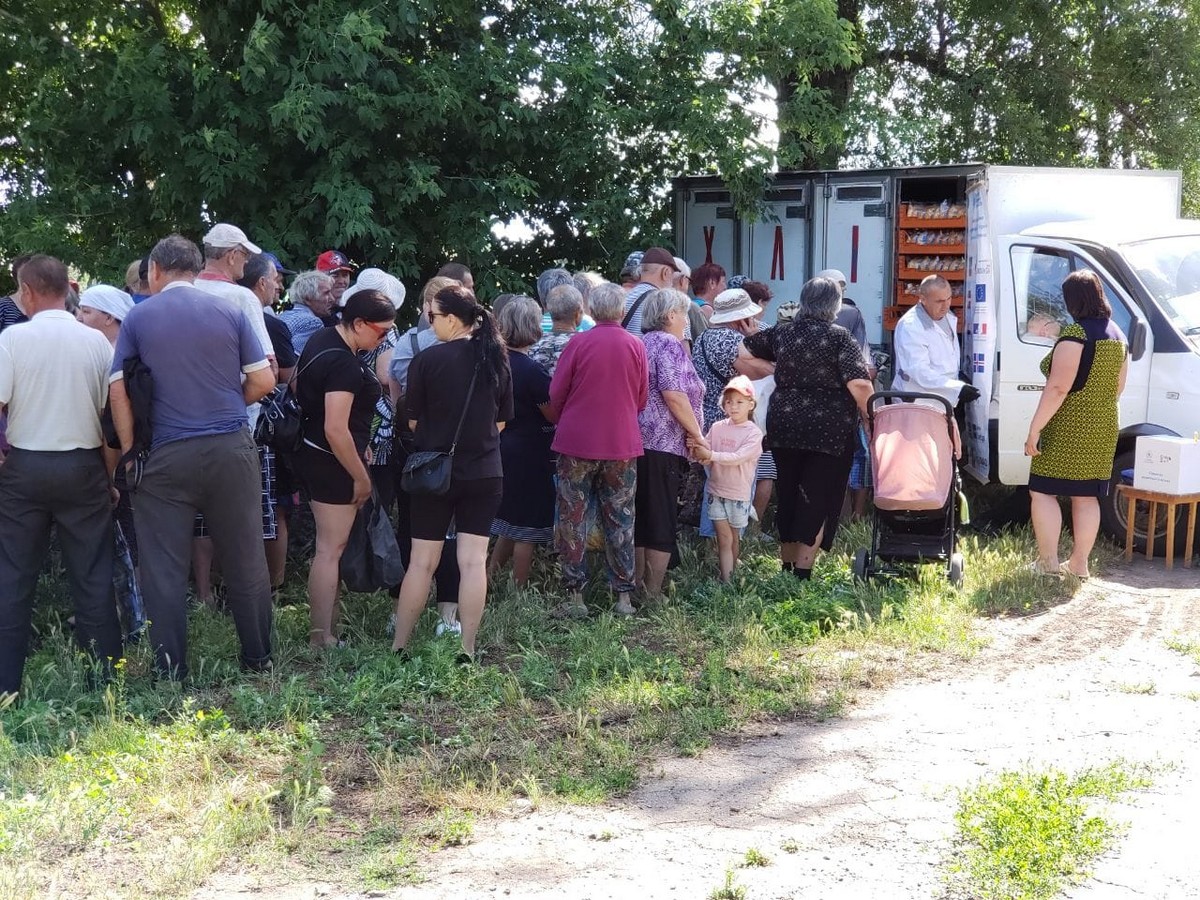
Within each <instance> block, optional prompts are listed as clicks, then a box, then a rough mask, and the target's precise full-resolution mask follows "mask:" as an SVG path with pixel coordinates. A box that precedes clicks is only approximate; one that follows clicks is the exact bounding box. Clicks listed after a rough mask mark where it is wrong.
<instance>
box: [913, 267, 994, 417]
mask: <svg viewBox="0 0 1200 900" xmlns="http://www.w3.org/2000/svg"><path fill="white" fill-rule="evenodd" d="M918 291H919V300H918V302H917V305H916V306H914V307H912V309H910V310H909V311H908V312H906V313H905V314H904V315H903V316H901V317H900V321H899V322H897V323H896V334H895V352H896V377H895V378H894V379H893V381H892V390H893V391H909V392H913V391H916V392H920V393H925V394H938V395H939V396H942V397H945V398H946V400H947V401H948V402H949V403H950V405H951V406H957V405H958V404H959V403H960V402H961V403H970V402H971V401H972V400H975V399H976V398H977V397H978V396H979V391H978V389H976V388H975V387H973V386H971V385H969V384H967V383H966V382H965V381H962V380H960V379H959V377H958V369H959V357H960V353H959V347H958V319H957V318H955V315H954V313H952V312H950V298H951V291H950V284H949V282H947V281H946V279H945V278H943V277H942V276H941V275H930V276H929V277H928V278H926V279H925V280H924V281H922V282H921V286H920V288H919V289H918Z"/></svg>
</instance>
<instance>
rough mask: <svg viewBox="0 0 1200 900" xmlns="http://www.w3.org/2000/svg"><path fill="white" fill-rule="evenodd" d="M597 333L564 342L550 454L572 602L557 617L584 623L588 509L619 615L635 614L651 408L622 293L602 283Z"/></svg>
mask: <svg viewBox="0 0 1200 900" xmlns="http://www.w3.org/2000/svg"><path fill="white" fill-rule="evenodd" d="M590 302H591V308H592V316H593V317H594V318H595V319H596V327H595V328H593V329H591V330H590V331H586V332H584V333H582V334H579V335H576V336H575V337H574V338H572V339H571V342H570V343H569V344H567V348H566V349H565V350H564V351H563V354H562V356H561V357H560V358H559V361H558V368H557V369H556V370H555V372H554V378H553V380H552V381H551V382H550V408H551V410H552V412H553V415H554V416H555V417H556V418H557V419H558V428H557V430H556V431H555V435H554V443H553V445H552V449H554V450H555V451H556V452H557V453H558V463H557V473H558V523H557V524H556V526H555V530H554V543H555V546H556V547H557V549H558V553H559V562H560V564H561V566H562V580H563V587H564V588H565V589H566V591H567V595H568V599H567V600H566V601H565V602H563V603H562V604H560V605H559V606H558V607H557V608H556V609H555V610H554V611H553V612H552V613H551V615H553V616H554V617H556V618H584V617H586V616H587V614H588V609H587V606H585V605H584V602H583V588H584V585H586V584H587V565H586V562H585V552H586V550H587V529H588V516H587V511H588V507H589V505H591V504H592V503H593V502H594V503H595V504H596V505H597V506H598V507H599V512H600V522H601V524H602V525H603V530H604V551H605V558H606V560H607V562H608V578H609V584H610V585H611V586H612V589H613V591H614V592H615V593H616V594H617V603H616V606H615V607H614V609H615V611H616V612H617V613H618V614H620V615H632V613H633V605H632V604H631V603H630V594H631V593H632V592H633V589H634V587H635V584H634V551H633V507H634V495H635V493H636V485H637V477H638V476H637V458H638V457H640V456H641V455H642V436H641V432H640V431H639V429H638V412H639V411H640V410H641V409H642V408H644V407H645V405H646V390H647V389H646V350H645V348H644V347H643V346H642V342H641V340H639V339H638V338H636V337H634V336H633V335H631V334H630V333H629V332H627V331H626V330H625V329H624V328H622V327H621V317H622V316H623V315H624V314H625V292H624V291H623V290H622V289H621V287H620V286H619V285H615V284H607V283H606V284H602V285H600V286H598V287H595V288H593V289H592V292H591V295H590Z"/></svg>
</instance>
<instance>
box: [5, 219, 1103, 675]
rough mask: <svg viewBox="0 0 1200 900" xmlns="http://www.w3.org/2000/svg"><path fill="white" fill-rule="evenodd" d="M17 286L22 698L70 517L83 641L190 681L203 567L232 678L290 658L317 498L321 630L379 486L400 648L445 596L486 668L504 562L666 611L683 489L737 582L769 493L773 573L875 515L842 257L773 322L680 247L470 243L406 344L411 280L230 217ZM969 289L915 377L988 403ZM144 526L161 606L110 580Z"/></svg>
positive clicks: (802, 570)
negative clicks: (226, 625) (582, 264)
mask: <svg viewBox="0 0 1200 900" xmlns="http://www.w3.org/2000/svg"><path fill="white" fill-rule="evenodd" d="M13 276H14V280H15V281H16V284H17V290H16V292H15V293H14V294H13V295H12V296H11V297H9V298H4V299H0V404H3V405H4V407H5V412H6V415H7V420H6V429H7V432H6V436H5V440H4V442H3V448H4V451H5V454H6V455H5V458H4V460H3V465H2V466H0V694H3V693H6V692H10V693H15V692H17V691H18V689H19V688H20V686H21V680H22V677H23V675H22V673H23V667H24V662H25V659H26V655H27V653H28V649H29V644H30V640H31V621H32V606H33V601H34V586H35V584H36V581H37V577H38V574H39V572H40V570H41V567H42V564H43V561H44V558H45V555H46V552H47V547H48V543H49V538H50V528H51V524H52V523H53V524H54V525H55V526H56V527H57V530H58V536H59V542H60V545H61V548H62V558H63V563H64V566H65V569H66V573H67V578H68V582H69V585H70V589H71V594H72V597H73V600H74V612H75V614H74V618H73V625H74V629H75V633H76V636H77V638H78V640H79V642H80V644H81V645H82V646H83V647H84V648H85V649H87V650H88V651H90V652H91V653H92V654H93V655H94V656H95V657H96V659H97V660H98V661H99V662H100V664H101V666H104V665H110V664H111V663H112V661H114V660H116V659H119V658H120V656H121V654H122V644H123V640H125V639H129V638H131V637H133V636H135V635H137V634H139V633H140V632H141V630H142V629H143V626H145V632H146V634H147V636H148V640H149V643H150V646H151V647H152V649H153V652H154V656H155V662H156V669H157V671H158V672H159V673H160V674H161V675H163V676H166V677H171V678H183V677H185V676H186V675H187V619H188V610H189V602H190V601H189V581H190V583H191V593H190V596H191V597H193V598H195V601H196V602H200V603H214V602H215V600H214V593H213V589H212V578H211V574H210V571H211V569H212V566H213V563H214V562H216V563H217V564H218V565H219V568H220V573H221V577H222V580H223V582H224V586H225V587H224V597H223V603H224V605H225V607H226V608H227V610H228V612H229V614H230V615H231V616H232V618H233V622H234V624H235V626H236V630H237V634H238V637H239V640H240V644H241V663H242V665H243V667H244V668H246V669H248V670H261V669H263V668H265V667H267V666H269V665H270V664H271V626H272V610H273V591H274V590H275V589H278V588H279V587H280V586H281V585H282V583H283V581H284V577H285V568H286V559H287V553H286V551H287V540H288V521H289V519H290V518H291V517H293V516H294V515H295V512H296V510H297V508H298V505H299V504H302V503H306V504H308V506H309V507H310V508H311V510H312V516H313V521H314V523H315V532H316V540H315V552H314V556H313V559H312V562H311V565H310V567H309V572H308V602H309V608H310V620H311V631H310V644H311V646H312V647H313V648H314V649H317V650H323V649H325V648H329V647H335V646H337V645H338V644H339V643H340V642H341V638H340V635H339V629H338V619H339V593H340V587H341V586H340V577H339V563H340V561H341V557H342V555H343V553H344V551H345V549H346V547H347V543H348V540H349V538H350V535H351V531H352V529H353V527H354V524H355V520H356V517H357V516H358V515H360V514H361V512H360V511H361V509H362V508H363V506H364V504H365V503H366V502H367V500H368V499H369V498H370V499H371V501H372V504H373V505H381V506H382V507H383V508H384V509H386V510H389V511H390V512H391V514H392V515H393V517H394V521H395V524H396V536H397V539H398V542H399V545H400V549H401V552H402V554H403V557H404V562H405V574H404V576H403V580H402V583H400V584H398V585H393V586H392V589H393V594H394V596H395V598H396V607H395V616H394V621H393V627H394V639H393V649H394V650H395V651H396V653H397V654H399V655H400V656H401V657H403V658H407V657H408V654H409V652H410V650H409V647H410V642H411V639H412V635H413V631H414V628H415V625H416V623H417V621H418V619H419V617H420V615H421V613H422V611H423V610H424V609H425V608H426V605H427V604H428V602H429V599H430V590H431V586H432V585H436V587H435V595H434V596H435V598H436V602H437V608H438V620H437V624H436V634H438V635H442V634H446V633H450V634H453V635H456V636H458V638H459V639H460V640H461V643H462V652H461V655H460V661H461V662H462V663H463V664H471V663H472V662H474V661H475V660H476V659H477V654H476V640H477V635H478V632H479V627H480V623H481V621H482V619H483V615H484V607H485V602H486V597H487V592H488V582H489V579H494V578H495V577H497V576H498V575H499V573H501V571H502V570H504V569H506V568H507V567H509V566H511V577H512V579H513V580H514V582H515V583H516V584H517V585H524V584H525V583H526V582H527V580H528V579H529V577H530V570H531V567H532V565H533V562H534V559H535V555H536V554H537V553H538V552H539V548H545V549H544V550H543V552H552V553H554V554H555V555H556V560H557V565H558V569H559V573H560V579H561V589H562V596H561V598H560V600H561V602H558V603H557V605H555V606H554V608H553V609H552V610H551V613H552V615H554V616H555V617H558V618H583V617H586V616H588V615H590V614H591V612H592V610H591V609H590V608H589V606H588V604H587V603H586V602H585V596H584V588H585V586H586V585H587V583H588V578H589V575H588V567H587V551H588V550H589V549H591V550H598V551H602V554H603V560H604V566H605V569H606V574H607V580H608V584H609V587H610V588H611V591H612V595H613V604H612V607H611V608H612V612H613V613H614V614H616V615H622V616H628V615H632V614H634V613H635V612H636V611H637V610H638V609H639V608H646V607H653V606H654V605H656V604H660V603H662V602H664V596H665V595H664V583H665V579H666V576H667V572H668V570H669V569H670V567H671V566H672V564H673V562H674V561H675V560H676V559H677V558H678V537H679V534H680V531H681V527H683V526H682V525H681V521H680V510H681V506H682V507H687V506H688V501H689V497H690V498H691V499H692V500H694V501H695V502H694V504H693V505H694V506H697V507H698V520H699V521H698V525H699V529H700V533H701V534H702V535H704V536H707V537H711V538H713V539H714V542H715V547H716V551H717V552H716V557H717V567H716V573H715V574H716V576H717V577H718V578H720V579H721V580H724V581H728V580H729V579H731V578H732V577H733V575H734V572H735V570H736V567H737V564H738V555H739V546H740V540H741V537H742V535H743V534H744V532H745V531H746V529H747V528H752V527H755V526H754V525H753V522H754V520H755V519H757V520H758V521H759V522H760V525H759V526H758V527H759V528H761V521H762V518H763V515H764V512H765V510H766V507H767V503H768V502H769V500H770V498H771V496H772V493H774V494H775V496H776V502H777V511H776V516H775V527H776V532H777V537H778V545H779V556H780V561H781V566H782V569H783V571H784V572H785V573H788V574H790V575H791V576H793V577H795V578H796V579H798V580H805V579H808V578H809V577H810V576H811V572H812V569H813V564H814V559H815V557H816V556H817V554H818V552H819V551H820V550H821V548H822V547H824V548H828V547H829V546H831V544H832V540H833V536H834V533H835V531H836V529H837V524H838V521H839V517H840V516H841V514H842V509H843V502H844V501H845V498H846V494H847V488H849V489H851V490H852V491H854V492H855V493H854V495H853V496H854V499H855V505H856V506H859V500H860V497H859V495H865V489H866V487H867V486H868V485H869V471H868V470H869V466H868V465H867V463H866V446H867V436H866V431H865V429H866V423H867V413H866V404H867V400H868V398H869V397H870V395H871V393H872V392H873V390H874V381H875V378H876V376H877V372H876V371H875V367H874V365H873V361H872V356H871V352H870V346H869V345H868V344H867V341H866V333H865V332H866V330H865V327H864V325H863V320H862V316H861V314H860V313H859V312H858V310H857V309H856V308H855V307H854V305H853V303H852V302H851V301H849V300H848V299H847V298H845V297H844V290H845V287H846V284H845V277H844V276H843V275H842V274H841V273H840V272H837V271H835V270H828V271H826V272H822V273H820V274H819V275H818V276H817V277H815V278H814V279H812V280H810V281H809V282H808V283H806V284H805V285H804V287H803V289H802V291H801V293H800V296H799V298H798V300H797V301H796V302H792V303H787V304H785V305H784V306H782V307H781V308H780V310H779V316H778V320H777V321H775V322H769V323H768V322H764V321H763V317H764V310H765V309H766V304H767V303H768V302H769V301H770V300H771V298H772V295H771V290H770V288H769V287H768V286H767V285H766V284H763V283H759V282H755V281H751V280H748V279H746V278H744V277H742V276H728V275H727V273H726V272H725V271H724V269H722V268H721V266H719V265H715V264H713V263H711V262H707V263H705V264H703V265H698V266H697V267H696V268H695V269H691V268H690V267H689V266H688V265H687V264H686V262H684V261H683V260H681V259H679V258H677V257H674V256H673V255H672V254H671V253H670V252H669V251H667V250H665V249H663V248H660V247H652V248H649V249H648V250H646V251H645V252H642V253H635V254H633V255H631V256H630V258H629V259H627V260H626V261H625V265H624V266H623V268H622V269H621V271H620V274H619V276H618V278H617V280H616V281H614V282H610V281H607V280H606V279H605V278H604V277H603V276H601V275H599V274H597V273H594V272H578V273H571V272H569V271H567V270H565V269H561V268H554V269H549V270H547V271H545V272H543V273H541V275H539V277H538V278H537V279H536V285H535V289H534V291H533V292H532V295H529V296H527V295H517V294H504V295H501V296H499V297H497V298H495V299H494V301H493V302H492V304H491V305H490V308H489V307H485V306H484V305H483V304H482V303H480V301H479V300H478V299H477V297H476V295H475V293H474V279H473V276H472V273H471V271H470V270H469V269H468V268H467V267H466V266H465V265H463V264H461V263H457V262H450V263H447V264H446V265H445V266H443V267H442V268H441V270H439V271H438V272H437V274H436V275H435V276H434V277H433V278H431V279H430V280H429V281H428V282H427V283H426V284H425V285H424V286H423V288H422V290H421V291H420V294H419V302H420V310H419V315H418V322H417V324H416V325H415V326H414V327H412V328H410V329H409V330H407V331H406V332H403V333H401V331H400V330H399V329H398V328H397V327H396V319H397V313H398V311H399V310H400V308H401V307H402V305H403V304H404V303H405V300H406V298H407V297H408V291H407V290H406V288H405V286H404V284H403V283H401V281H400V280H399V279H397V278H395V277H394V276H392V275H390V274H389V273H387V272H385V271H382V270H380V269H377V268H362V269H358V268H357V267H356V266H355V265H354V264H353V263H352V262H351V261H350V260H349V259H348V258H347V257H346V256H345V255H344V254H343V253H341V252H339V251H337V250H329V251H326V252H323V253H321V254H320V255H319V256H318V257H317V258H316V262H315V265H314V268H313V269H312V270H310V271H304V272H299V273H297V272H293V271H290V270H288V269H286V268H285V267H284V266H283V265H282V264H281V262H280V261H279V260H278V259H277V258H276V257H274V256H273V255H272V254H270V253H266V252H263V251H262V250H261V248H259V247H258V246H256V245H255V244H253V243H252V242H251V241H250V239H249V238H248V236H247V235H246V233H245V232H244V231H243V230H242V229H240V228H238V227H236V226H234V225H230V224H226V223H222V224H218V225H216V226H214V227H213V228H211V229H210V230H209V231H208V233H207V234H206V235H205V237H204V239H203V242H202V245H201V246H197V245H196V244H194V243H192V242H191V241H190V240H188V239H186V238H184V237H181V236H179V235H171V236H169V237H166V238H164V239H163V240H161V241H159V242H158V243H157V244H156V245H155V246H154V248H153V249H152V250H151V252H150V253H149V254H147V256H146V257H145V258H144V259H141V260H137V261H135V262H134V263H132V264H131V265H130V267H129V270H128V273H127V280H126V285H125V290H121V289H119V288H116V287H112V286H107V285H94V286H91V287H89V288H88V289H87V290H85V291H83V292H82V293H78V291H77V286H76V285H74V284H73V283H72V282H71V279H70V276H69V272H68V269H67V267H66V266H65V265H64V264H63V263H62V262H61V261H59V260H57V259H54V258H52V257H49V256H45V255H33V256H23V257H20V258H18V259H17V260H16V261H15V263H14V265H13ZM288 278H290V279H291V282H290V285H289V284H287V282H286V279H288ZM285 288H286V293H287V297H288V299H289V300H290V306H289V308H286V309H282V310H281V309H279V308H278V307H280V305H281V303H280V300H281V296H282V295H283V294H284V291H285ZM949 297H950V290H949V286H948V285H947V283H946V282H945V281H944V280H943V279H942V278H941V277H940V276H937V275H932V276H930V277H929V278H927V279H926V280H925V282H924V283H923V284H922V286H921V299H920V302H919V303H918V305H917V306H915V307H914V308H913V311H912V312H910V313H909V314H908V315H906V316H905V318H904V320H902V321H901V326H900V328H898V330H897V354H898V364H897V371H896V376H895V377H896V381H895V386H896V387H897V388H898V389H903V390H934V391H937V392H940V393H943V394H944V395H945V396H947V397H948V399H950V400H951V402H952V403H961V402H968V401H969V400H971V399H973V397H972V396H971V393H970V392H971V391H973V390H974V389H973V388H972V387H971V386H970V385H969V384H966V383H964V382H963V381H961V380H959V378H958V354H957V352H956V351H957V343H956V341H957V338H956V335H955V331H954V322H953V315H952V314H950V313H949ZM947 317H948V318H947ZM910 319H911V321H910ZM1093 330H1096V329H1093ZM1072 334H1073V333H1072ZM1088 334H1091V332H1088ZM1097 334H1099V335H1101V336H1103V328H1100V329H1099V331H1097ZM902 336H903V337H902ZM901 341H903V346H900V343H901ZM1104 360H1105V365H1106V371H1107V370H1108V369H1111V368H1112V365H1115V364H1117V363H1115V362H1113V360H1109V359H1108V357H1107V356H1106V357H1104ZM1056 365H1057V363H1056ZM1069 376H1072V373H1067V374H1065V375H1061V376H1060V374H1059V373H1058V371H1057V370H1055V376H1054V377H1055V378H1056V379H1057V380H1059V381H1062V380H1063V379H1064V378H1068V377H1069ZM1072 377H1073V376H1072ZM281 393H283V394H289V395H291V396H293V397H294V398H295V400H296V401H297V402H298V404H299V408H300V411H301V431H302V440H301V442H300V445H299V449H297V450H295V452H287V453H283V452H276V451H275V450H273V449H272V447H271V446H269V445H268V443H269V442H261V441H260V442H256V440H255V437H254V435H255V433H256V430H255V426H256V423H257V419H258V417H259V416H260V415H263V414H264V412H263V409H264V405H263V403H262V402H260V401H263V400H264V398H268V397H278V396H279V395H280V394H281ZM1043 402H1044V403H1045V401H1043ZM1053 412H1054V410H1049V413H1047V416H1048V415H1049V414H1050V413H1053ZM1039 417H1040V418H1039V423H1038V424H1039V425H1044V424H1045V423H1042V422H1041V418H1046V416H1043V415H1042V411H1039ZM1049 430H1050V429H1047V431H1049ZM439 456H440V457H445V461H446V464H447V465H448V467H449V478H448V484H444V485H442V487H441V488H439V489H436V490H432V489H424V488H422V489H420V490H418V489H415V488H414V489H413V490H405V487H404V485H405V483H406V482H405V475H404V473H405V470H406V463H407V462H408V461H409V460H410V458H411V459H412V460H413V461H414V463H415V462H416V461H418V460H426V459H430V458H437V457H439ZM1050 461H1051V460H1049V458H1047V459H1046V460H1044V461H1043V463H1042V464H1041V465H1042V467H1043V468H1045V469H1046V471H1047V472H1048V473H1051V474H1052V471H1053V470H1052V469H1051V468H1050V467H1049V465H1048V463H1049V462H1050ZM1047 484H1048V486H1047V488H1046V489H1047V490H1048V489H1049V487H1052V486H1055V485H1050V484H1049V483H1047ZM1056 484H1057V483H1056ZM1058 486H1059V487H1061V485H1058ZM859 508H860V510H861V506H859ZM764 539H765V540H771V539H770V538H769V537H764ZM126 546H128V548H129V550H130V551H131V556H132V560H133V564H134V571H135V578H136V582H137V584H136V589H137V591H138V593H139V595H140V598H141V603H142V606H144V621H137V619H138V618H139V617H137V616H135V617H130V616H129V615H125V616H124V617H122V616H121V615H119V613H118V609H117V606H118V604H116V603H114V599H113V598H114V589H113V583H114V571H115V568H114V567H119V563H120V558H121V557H120V552H118V551H120V550H121V549H122V548H124V547H126ZM489 550H490V555H489ZM1072 564H1073V565H1078V564H1080V563H1079V561H1078V560H1076V559H1075V558H1074V557H1073V558H1072ZM1082 565H1084V566H1085V565H1086V552H1085V554H1084V559H1083V562H1082ZM131 619H132V620H131ZM146 623H148V625H147V624H146ZM380 627H381V630H382V628H383V623H380Z"/></svg>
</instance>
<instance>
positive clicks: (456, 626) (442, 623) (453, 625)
mask: <svg viewBox="0 0 1200 900" xmlns="http://www.w3.org/2000/svg"><path fill="white" fill-rule="evenodd" d="M444 634H455V635H457V634H462V622H460V621H458V620H457V619H455V620H454V621H453V622H447V621H446V620H445V619H438V623H437V625H435V626H434V629H433V636H434V637H441V636H442V635H444Z"/></svg>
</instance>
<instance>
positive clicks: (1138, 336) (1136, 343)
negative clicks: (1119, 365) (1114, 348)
mask: <svg viewBox="0 0 1200 900" xmlns="http://www.w3.org/2000/svg"><path fill="white" fill-rule="evenodd" d="M1145 352H1146V323H1145V322H1143V321H1142V320H1141V319H1134V320H1133V321H1132V322H1131V323H1130V325H1129V355H1130V357H1131V358H1133V359H1141V358H1142V354H1144V353H1145Z"/></svg>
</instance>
